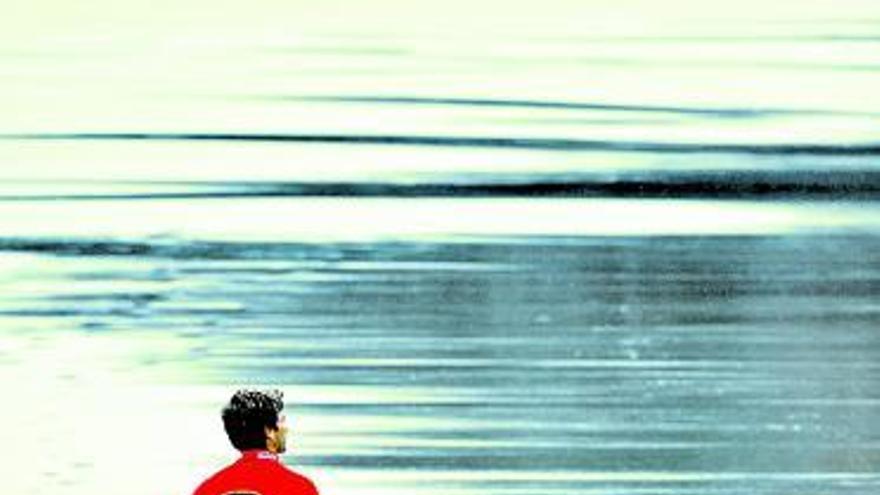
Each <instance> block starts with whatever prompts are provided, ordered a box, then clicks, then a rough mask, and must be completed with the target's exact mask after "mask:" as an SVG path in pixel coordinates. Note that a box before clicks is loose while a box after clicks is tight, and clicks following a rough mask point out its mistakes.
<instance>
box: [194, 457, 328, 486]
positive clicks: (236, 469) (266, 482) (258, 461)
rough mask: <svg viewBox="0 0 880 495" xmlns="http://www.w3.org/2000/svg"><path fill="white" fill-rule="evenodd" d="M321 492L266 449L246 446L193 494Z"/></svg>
mask: <svg viewBox="0 0 880 495" xmlns="http://www.w3.org/2000/svg"><path fill="white" fill-rule="evenodd" d="M232 493H241V494H250V495H318V490H317V489H316V488H315V485H314V484H313V483H312V482H311V481H309V479H308V478H306V477H305V476H302V475H300V474H297V473H294V472H293V471H291V470H290V469H287V468H286V467H284V465H283V464H281V461H280V460H279V459H278V456H277V455H275V454H273V453H271V452H268V451H265V450H247V451H245V452H242V454H241V458H240V459H239V460H237V461H235V462H234V463H232V464H230V465H229V466H227V467H225V468H223V469H221V470H220V471H219V472H217V474H215V475H214V476H211V477H210V478H208V479H207V480H205V481H204V482H203V483H202V484H201V485H199V487H198V488H196V491H195V492H194V493H193V495H227V494H232Z"/></svg>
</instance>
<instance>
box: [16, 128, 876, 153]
mask: <svg viewBox="0 0 880 495" xmlns="http://www.w3.org/2000/svg"><path fill="white" fill-rule="evenodd" d="M0 140H7V141H8V140H37V141H221V142H224V141H225V142H264V143H303V144H312V143H313V144H352V145H383V146H432V147H453V148H507V149H526V150H548V151H569V152H584V151H613V152H646V153H670V154H693V153H703V154H745V155H782V156H790V155H813V156H878V155H880V143H873V142H872V143H859V144H717V143H662V142H651V141H610V140H584V139H567V138H528V137H526V138H515V137H469V136H467V137H460V136H411V135H369V134H361V135H357V134H266V133H248V134H240V133H222V132H221V133H161V132H159V133H154V132H107V133H92V132H84V133H28V134H3V135H0Z"/></svg>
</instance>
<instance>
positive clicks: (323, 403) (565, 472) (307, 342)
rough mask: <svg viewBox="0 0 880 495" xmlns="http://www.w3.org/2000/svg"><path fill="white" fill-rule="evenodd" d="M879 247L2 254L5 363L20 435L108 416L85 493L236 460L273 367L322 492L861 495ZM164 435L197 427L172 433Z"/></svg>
mask: <svg viewBox="0 0 880 495" xmlns="http://www.w3.org/2000/svg"><path fill="white" fill-rule="evenodd" d="M877 244H878V241H877V238H876V237H874V236H868V237H864V236H833V237H812V236H810V237H778V236H760V237H661V238H653V239H652V238H638V237H623V238H570V239H557V240H555V241H554V240H549V239H544V240H542V239H541V238H533V239H531V240H530V242H525V243H505V242H500V241H499V242H490V243H480V242H457V243H452V244H448V243H393V244H302V245H297V244H274V245H268V246H263V247H259V246H258V245H253V244H223V243H215V244H211V245H203V246H197V245H194V246H181V247H179V248H178V249H176V250H174V249H168V247H167V246H161V245H159V246H156V247H154V248H150V249H148V250H146V251H144V252H125V251H124V250H118V251H115V252H114V250H113V249H111V248H109V247H106V246H105V247H103V248H94V247H93V249H95V250H96V251H95V252H93V253H89V252H88V249H89V248H87V247H86V246H83V247H82V250H81V251H79V252H76V251H73V250H70V251H68V252H67V253H66V254H65V253H64V251H60V252H59V251H51V250H50V251H48V252H46V251H44V250H43V249H42V248H39V249H36V250H35V251H33V252H31V253H20V254H8V255H5V256H4V258H5V260H4V263H3V272H4V278H3V285H4V287H5V288H6V289H7V290H5V291H4V298H3V300H2V303H0V314H2V318H3V322H4V323H3V326H4V333H5V334H6V335H7V340H8V344H7V345H8V346H9V347H7V348H6V349H4V351H5V352H4V353H3V356H4V358H3V361H2V368H3V371H4V374H5V375H7V374H8V375H7V376H11V375H12V374H13V373H15V374H16V375H17V376H24V377H27V378H26V379H24V380H23V381H21V382H19V383H17V384H13V385H12V390H13V391H14V392H15V393H17V394H19V395H21V394H24V397H25V402H27V403H32V404H35V407H36V411H37V412H38V413H39V415H40V419H39V420H38V421H35V420H34V419H29V420H26V422H25V425H26V427H25V428H24V429H23V430H22V431H17V432H16V431H9V432H7V434H11V435H12V440H13V441H14V440H20V441H24V440H25V439H24V438H22V437H23V436H25V435H31V434H33V433H34V432H35V431H40V432H41V433H40V435H39V436H38V438H39V440H41V442H38V445H41V444H42V442H49V443H51V442H57V441H59V440H61V441H62V442H63V443H64V444H65V445H68V442H69V441H70V437H71V436H73V437H74V438H76V437H78V436H83V435H86V434H87V433H85V432H84V430H83V429H84V428H95V430H94V431H93V432H92V433H94V434H95V437H94V438H85V439H82V438H80V439H79V440H78V441H76V442H74V447H73V448H74V450H72V451H71V450H69V449H68V447H65V449H64V450H63V451H61V452H52V453H51V454H50V456H49V459H51V467H48V466H47V467H46V469H47V470H51V471H52V472H53V473H54V474H53V476H58V477H60V478H61V479H62V480H67V481H65V483H67V482H69V483H71V484H72V485H73V486H80V487H83V488H85V487H88V488H90V489H91V488H95V487H102V486H106V485H105V483H108V479H106V478H100V477H98V478H96V476H98V475H102V476H109V477H110V478H112V479H114V480H117V482H118V481H119V480H121V479H123V478H125V477H126V476H128V474H127V473H131V475H133V476H135V475H136V472H141V470H142V469H143V464H144V463H149V464H150V465H151V470H158V471H162V472H165V473H166V475H168V476H174V478H172V479H169V480H167V481H166V483H167V484H166V485H163V486H164V487H165V489H167V490H173V489H176V488H174V483H175V482H178V483H180V482H187V481H194V479H193V478H194V476H195V475H196V473H198V472H205V471H206V470H210V466H212V465H216V464H217V463H220V462H222V461H223V460H224V459H226V458H227V457H224V456H223V453H226V452H228V447H226V446H225V445H224V444H223V439H222V433H221V432H220V430H219V422H218V421H217V420H216V418H215V416H216V409H217V408H218V404H220V403H222V400H223V397H225V395H226V394H227V393H228V390H229V387H231V386H232V384H242V383H275V384H282V385H283V386H285V388H286V389H287V391H288V395H289V398H290V399H291V402H292V404H291V408H292V410H293V411H294V413H293V414H294V416H295V418H296V419H295V421H294V438H293V440H294V441H293V444H294V445H295V446H296V448H295V450H294V452H293V456H292V457H291V458H290V459H289V460H290V461H291V462H292V463H294V464H295V465H298V466H301V468H302V469H303V470H305V471H307V472H309V473H310V474H312V475H313V476H315V477H316V478H317V479H318V480H319V481H320V482H321V484H322V485H323V486H324V487H325V490H327V491H328V492H339V493H356V492H358V493H359V492H362V491H367V492H368V493H372V492H375V493H378V492H379V491H386V492H388V491H390V492H392V493H433V492H436V491H439V490H442V491H448V490H449V489H452V490H453V491H456V492H460V493H476V492H483V491H485V490H490V491H492V492H494V493H526V492H529V493H536V492H542V493H572V492H577V493H581V492H584V491H586V492H590V491H592V490H599V491H602V492H603V493H632V492H633V491H636V492H639V493H667V492H674V493H741V492H742V490H744V489H747V490H748V491H750V492H753V493H781V492H791V491H800V490H801V489H806V488H807V487H810V488H811V489H814V490H815V489H818V490H820V491H824V492H840V493H844V492H852V493H864V492H868V491H871V490H872V489H876V488H877V486H878V485H880V477H877V476H876V474H875V472H876V467H877V463H878V462H880V446H878V444H877V441H876V437H877V432H876V420H877V417H878V413H880V399H878V397H877V396H876V393H875V392H876V380H877V379H878V376H877V372H878V367H877V363H878V362H880V361H878V358H880V341H878V340H877V335H876V331H875V330H876V323H877V320H878V318H880V307H878V306H877V304H876V301H875V300H876V290H877V288H876V284H877V279H878V277H880V258H878V257H877V255H876V254H875V253H877V252H880V250H878V249H877V248H878V245H877ZM25 250H27V249H25ZM101 251H103V254H102V252H101ZM56 253H57V254H56ZM23 373H24V374H23ZM34 387H36V390H35V389H34ZM107 394H113V395H112V397H113V398H112V399H111V397H110V396H108V395H107ZM108 401H109V402H108ZM117 401H119V402H117ZM59 406H61V407H63V408H64V409H65V410H67V411H68V414H69V415H68V416H67V417H62V418H55V416H57V415H58V413H57V411H55V410H54V408H56V407H59ZM157 408H158V409H159V410H155V411H154V409H157ZM9 414H12V418H13V419H15V420H18V419H21V420H24V419H25V418H26V417H28V416H29V414H30V410H13V411H12V412H11V413H7V415H9ZM120 416H121V417H120ZM42 418H53V419H52V420H51V424H52V426H51V427H50V428H49V431H50V432H52V433H51V434H50V433H46V432H43V431H42V428H39V427H38V426H37V424H42ZM34 423H36V424H34ZM31 425H32V426H31ZM105 427H106V428H111V429H116V428H122V429H125V430H126V431H128V430H134V431H131V433H130V437H129V438H130V440H132V441H134V443H131V444H129V445H127V446H126V448H127V449H130V450H131V452H129V454H128V455H129V458H130V459H132V458H133V459H134V460H136V464H135V465H133V466H119V465H118V462H115V463H114V462H111V461H110V460H108V457H109V454H108V453H107V452H106V451H104V450H103V449H114V448H116V444H115V442H114V441H112V440H111V439H116V436H115V435H113V434H111V433H107V432H102V431H101V428H105ZM85 431H91V430H85ZM42 435H45V436H46V437H45V438H44V437H42ZM52 435H58V437H57V438H53V436H52ZM156 435H160V436H161V437H162V439H161V440H157V439H156V438H155V436H156ZM170 438H175V439H182V441H184V442H185V443H186V444H188V448H186V449H183V450H182V451H180V452H175V451H172V452H167V451H166V449H165V448H164V447H163V445H162V443H163V442H166V441H169V439H170ZM108 443H109V445H107V444H108ZM31 448H32V449H33V454H34V455H37V454H38V453H39V452H40V448H39V447H31ZM29 452H31V451H26V454H27V453H29ZM40 455H42V454H40ZM45 462H47V463H48V462H49V461H48V460H47V461H45ZM108 462H110V464H109V465H112V466H115V467H114V469H115V470H116V472H115V474H111V473H109V472H108V471H106V469H107V466H108V464H107V463H108ZM212 462H213V463H214V464H212ZM79 463H86V464H89V465H88V466H86V467H82V468H77V466H78V465H79ZM90 463H94V465H93V464H90ZM27 481H34V480H33V479H30V480H28V479H27V478H25V479H23V480H22V483H25V482H27ZM22 486H23V487H27V488H28V493H44V491H40V490H41V489H40V488H37V487H35V486H31V485H27V484H22ZM127 492H131V493H140V492H139V491H138V490H137V489H136V488H134V487H132V488H131V489H127ZM45 493H48V491H45Z"/></svg>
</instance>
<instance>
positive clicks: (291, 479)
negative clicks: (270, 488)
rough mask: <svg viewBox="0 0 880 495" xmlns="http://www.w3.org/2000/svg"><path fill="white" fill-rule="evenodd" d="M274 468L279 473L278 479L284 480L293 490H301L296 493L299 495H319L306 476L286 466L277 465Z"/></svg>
mask: <svg viewBox="0 0 880 495" xmlns="http://www.w3.org/2000/svg"><path fill="white" fill-rule="evenodd" d="M274 467H275V469H276V471H277V472H278V477H279V478H283V479H284V483H285V484H287V485H288V486H290V487H291V488H295V489H297V490H299V491H297V492H296V493H297V494H299V493H302V494H303V495H312V494H317V493H318V490H317V489H316V488H315V484H314V483H312V480H310V479H309V478H307V477H306V476H303V475H302V474H300V473H298V472H296V471H294V470H293V469H290V468H289V467H287V466H285V465H284V464H280V463H277V464H275V465H274Z"/></svg>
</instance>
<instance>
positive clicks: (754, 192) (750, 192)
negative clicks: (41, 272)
mask: <svg viewBox="0 0 880 495" xmlns="http://www.w3.org/2000/svg"><path fill="white" fill-rule="evenodd" d="M40 185H41V186H43V187H44V188H45V189H49V191H48V192H36V193H28V194H19V193H16V192H15V189H14V188H13V189H12V190H11V191H10V192H3V190H2V189H0V201H4V202H5V201H35V200H39V201H53V200H108V199H114V200H156V199H208V198H248V197H260V198H265V197H387V198H419V197H424V198H431V197H458V198H467V197H579V198H665V199H682V198H698V199H768V200H778V199H785V198H809V199H813V200H820V199H834V200H837V199H851V200H871V199H880V170H876V171H874V170H849V171H822V172H818V171H778V170H777V171H762V172H757V171H752V172H742V171H736V172H733V171H721V172H698V173H696V172H695V173H681V172H651V173H641V174H638V173H633V174H620V173H618V174H615V175H610V176H604V175H595V176H590V175H586V174H581V175H574V176H559V177H554V176H549V177H546V176H545V177H541V176H538V177H535V176H519V177H512V178H511V177H496V178H487V179H482V180H479V181H474V180H465V179H461V180H459V181H448V182H423V183H395V182H247V181H225V182H224V181H214V182H196V181H193V182H150V181H147V182H84V183H83V185H84V186H90V189H91V191H89V192H82V193H65V194H56V193H52V192H51V184H45V185H43V184H40ZM93 186H99V187H98V188H97V189H96V188H94V187H93ZM169 186H170V187H171V188H173V189H172V190H170V191H169V190H168V188H169ZM101 187H107V188H108V189H109V191H108V192H104V191H101V190H100V188H101ZM151 187H155V189H156V190H155V191H150V188H151ZM129 188H136V189H137V190H138V191H139V192H137V193H133V192H130V189H129ZM142 191H146V192H142Z"/></svg>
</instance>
